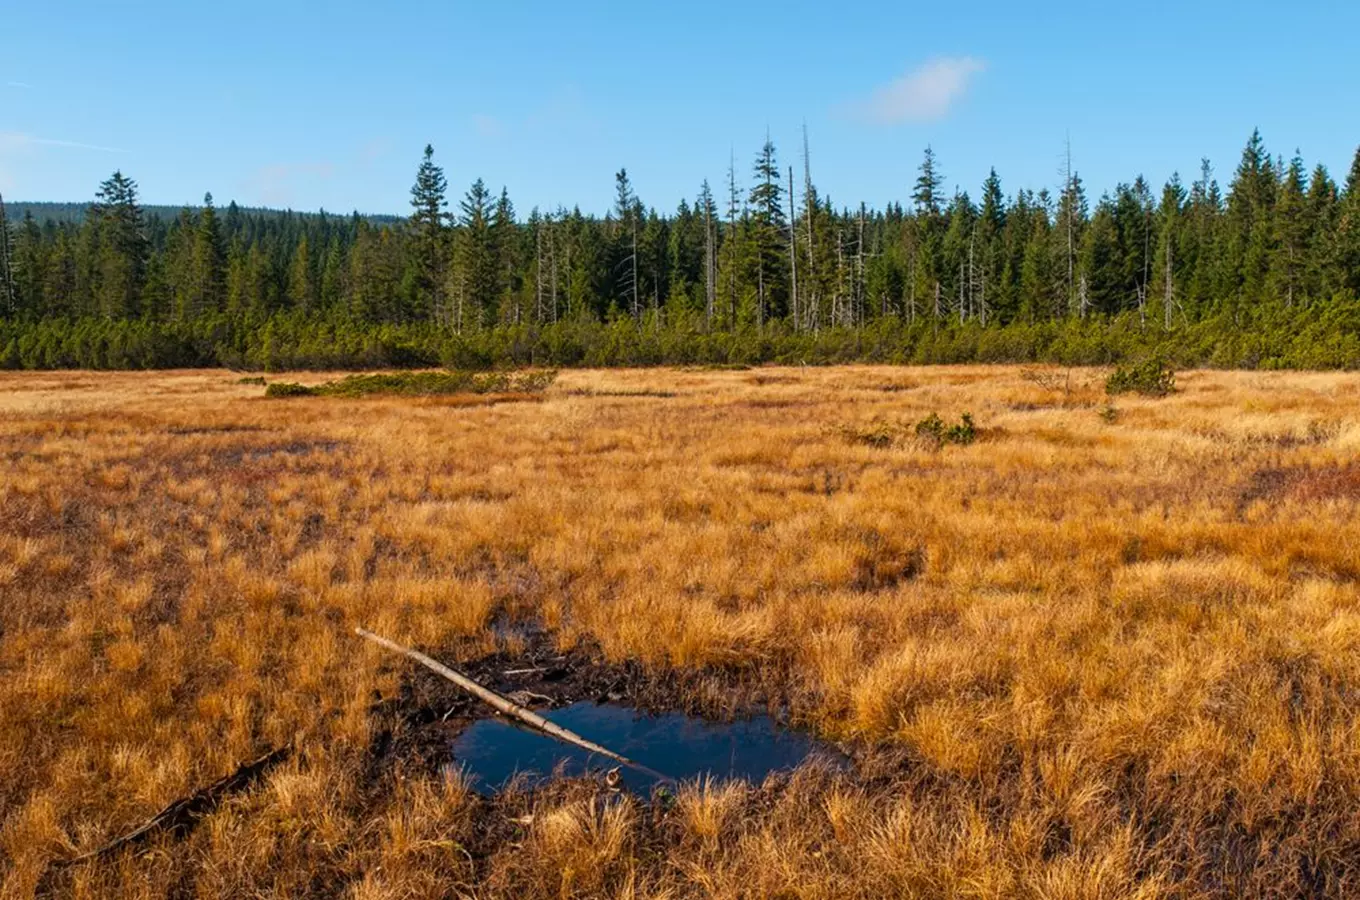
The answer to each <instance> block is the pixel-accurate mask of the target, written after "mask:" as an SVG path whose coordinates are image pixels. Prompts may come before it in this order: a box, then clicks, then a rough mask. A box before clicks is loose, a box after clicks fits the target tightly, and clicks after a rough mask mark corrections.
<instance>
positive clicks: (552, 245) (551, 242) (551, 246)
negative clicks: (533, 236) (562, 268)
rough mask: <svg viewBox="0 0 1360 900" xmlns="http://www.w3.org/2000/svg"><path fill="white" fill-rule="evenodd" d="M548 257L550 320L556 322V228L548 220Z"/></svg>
mask: <svg viewBox="0 0 1360 900" xmlns="http://www.w3.org/2000/svg"><path fill="white" fill-rule="evenodd" d="M548 256H549V257H550V258H551V261H552V263H551V264H552V320H553V321H554V322H556V321H557V226H556V225H555V224H553V223H552V220H551V219H550V220H549V226H548Z"/></svg>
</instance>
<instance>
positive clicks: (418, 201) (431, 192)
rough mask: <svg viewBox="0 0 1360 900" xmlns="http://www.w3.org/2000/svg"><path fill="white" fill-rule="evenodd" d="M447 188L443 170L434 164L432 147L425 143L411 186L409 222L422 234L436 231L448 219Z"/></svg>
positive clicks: (447, 184)
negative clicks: (446, 209) (413, 182)
mask: <svg viewBox="0 0 1360 900" xmlns="http://www.w3.org/2000/svg"><path fill="white" fill-rule="evenodd" d="M448 189H449V183H448V179H446V178H445V177H444V170H443V169H441V168H440V167H439V166H436V165H435V164H434V147H433V146H432V145H430V144H426V145H425V157H424V159H422V160H421V162H420V168H419V169H417V170H416V183H415V184H414V185H412V186H411V207H412V210H413V211H412V213H411V224H412V225H414V226H416V228H417V230H419V231H421V232H422V233H423V234H429V233H430V232H437V231H438V230H439V229H441V228H443V227H444V224H445V222H446V221H447V220H448V213H447V212H445V207H446V205H447V202H446V200H445V197H444V195H445V193H446V192H447V191H448Z"/></svg>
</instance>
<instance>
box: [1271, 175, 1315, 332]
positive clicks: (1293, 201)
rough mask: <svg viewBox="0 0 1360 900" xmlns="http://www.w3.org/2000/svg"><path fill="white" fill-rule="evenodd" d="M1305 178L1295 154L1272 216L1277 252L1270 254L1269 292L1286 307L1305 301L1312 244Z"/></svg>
mask: <svg viewBox="0 0 1360 900" xmlns="http://www.w3.org/2000/svg"><path fill="white" fill-rule="evenodd" d="M1306 178H1307V176H1306V175H1305V173H1304V169H1303V160H1302V159H1301V158H1300V157H1299V155H1298V153H1297V152H1296V153H1295V155H1294V158H1293V160H1291V161H1290V163H1289V169H1288V170H1287V171H1286V172H1285V177H1284V183H1283V184H1282V185H1281V186H1280V191H1279V197H1278V199H1277V201H1276V203H1275V210H1274V215H1273V217H1272V224H1273V227H1274V235H1273V239H1274V246H1275V247H1276V248H1277V249H1276V252H1275V253H1273V254H1272V255H1271V262H1270V289H1271V294H1272V296H1273V297H1274V298H1275V299H1279V300H1283V301H1284V303H1285V305H1286V306H1293V305H1294V304H1295V303H1297V302H1300V301H1302V300H1304V299H1306V297H1305V296H1304V281H1305V271H1306V268H1307V255H1308V250H1309V246H1310V245H1311V243H1312V233H1311V232H1312V223H1311V222H1310V221H1309V215H1308V198H1307V196H1306V189H1307V185H1306V181H1305V180H1306Z"/></svg>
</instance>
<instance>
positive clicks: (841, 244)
mask: <svg viewBox="0 0 1360 900" xmlns="http://www.w3.org/2000/svg"><path fill="white" fill-rule="evenodd" d="M844 286H845V233H844V232H843V231H842V230H841V226H840V225H837V226H836V292H835V293H834V294H832V295H831V325H832V327H837V326H840V325H844V324H845V313H844V311H843V302H842V300H841V289H842V288H843V287H844Z"/></svg>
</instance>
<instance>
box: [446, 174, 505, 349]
mask: <svg viewBox="0 0 1360 900" xmlns="http://www.w3.org/2000/svg"><path fill="white" fill-rule="evenodd" d="M459 209H460V211H461V215H460V217H459V220H458V221H459V226H460V232H459V235H458V280H457V283H458V289H459V297H458V298H456V299H455V302H454V309H455V311H456V313H455V320H456V324H457V327H459V328H461V327H463V326H464V325H469V324H471V325H489V324H491V323H492V322H493V321H494V320H495V314H496V301H497V299H498V296H497V294H498V290H499V273H498V272H497V266H496V253H495V245H494V241H493V238H492V234H491V224H492V222H491V220H492V208H491V192H490V191H488V190H487V189H486V183H485V182H483V181H482V179H480V178H478V179H477V180H476V181H474V182H473V183H472V187H470V188H469V189H468V192H467V194H466V196H464V197H463V200H462V202H461V203H460V204H459Z"/></svg>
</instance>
